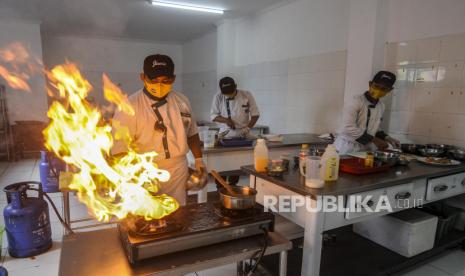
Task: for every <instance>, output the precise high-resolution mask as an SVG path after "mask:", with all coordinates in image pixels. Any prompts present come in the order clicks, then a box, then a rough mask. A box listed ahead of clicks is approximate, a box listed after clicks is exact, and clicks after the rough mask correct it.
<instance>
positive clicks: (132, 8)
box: [0, 0, 289, 42]
mask: <svg viewBox="0 0 465 276" xmlns="http://www.w3.org/2000/svg"><path fill="white" fill-rule="evenodd" d="M286 1H289V0H284V1H283V0H171V1H170V2H175V3H190V4H192V5H198V6H205V7H215V8H221V9H224V10H226V12H225V14H224V15H219V14H210V13H203V12H195V11H186V10H179V9H172V8H166V7H155V6H152V5H150V4H149V3H148V2H147V1H146V0H1V1H0V18H20V19H27V20H38V21H41V22H42V25H41V28H42V32H44V33H46V34H47V35H48V34H50V35H79V36H104V37H123V38H130V39H143V40H156V41H166V42H183V41H188V40H190V39H193V38H195V37H197V36H199V35H201V34H203V33H207V32H209V31H211V30H214V28H215V25H214V24H215V23H216V22H218V21H220V20H222V19H225V18H237V17H242V16H246V15H248V14H252V13H254V12H257V11H259V10H261V9H264V8H267V7H269V6H271V5H274V4H276V3H279V2H286Z"/></svg>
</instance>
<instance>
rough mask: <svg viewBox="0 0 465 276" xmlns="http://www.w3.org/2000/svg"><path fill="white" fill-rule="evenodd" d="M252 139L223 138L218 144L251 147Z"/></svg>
mask: <svg viewBox="0 0 465 276" xmlns="http://www.w3.org/2000/svg"><path fill="white" fill-rule="evenodd" d="M253 142H254V140H252V139H246V138H223V139H220V140H219V141H218V144H219V145H220V146H223V147H251V146H252V145H253Z"/></svg>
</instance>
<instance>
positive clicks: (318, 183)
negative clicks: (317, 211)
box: [300, 156, 325, 189]
mask: <svg viewBox="0 0 465 276" xmlns="http://www.w3.org/2000/svg"><path fill="white" fill-rule="evenodd" d="M320 168H321V157H319V156H308V157H306V159H305V170H304V169H303V168H302V167H301V168H300V173H301V174H302V175H303V176H305V186H307V187H309V188H316V189H318V188H323V186H324V185H325V182H324V181H323V179H322V178H321V171H320Z"/></svg>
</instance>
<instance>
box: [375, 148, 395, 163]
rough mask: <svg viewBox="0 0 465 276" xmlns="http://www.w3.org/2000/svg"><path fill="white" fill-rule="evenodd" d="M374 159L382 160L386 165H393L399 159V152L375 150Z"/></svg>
mask: <svg viewBox="0 0 465 276" xmlns="http://www.w3.org/2000/svg"><path fill="white" fill-rule="evenodd" d="M374 155H375V160H378V161H382V162H383V163H386V164H388V165H391V166H394V165H395V164H397V162H398V161H399V159H400V154H399V153H396V152H386V151H375V152H374Z"/></svg>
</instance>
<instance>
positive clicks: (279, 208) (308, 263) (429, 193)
mask: <svg viewBox="0 0 465 276" xmlns="http://www.w3.org/2000/svg"><path fill="white" fill-rule="evenodd" d="M241 168H242V170H243V171H244V172H246V173H248V174H250V186H251V187H254V188H255V189H256V190H257V196H256V200H257V202H258V203H260V204H262V205H264V206H265V205H266V206H269V207H270V208H276V209H275V211H276V212H277V213H279V214H280V215H281V216H283V217H285V218H286V219H288V220H290V221H292V222H294V223H296V224H297V225H299V226H301V227H303V228H304V229H305V231H304V237H303V257H302V267H301V269H302V275H306V276H318V275H334V276H337V275H346V274H347V272H346V271H347V270H346V269H347V268H348V266H344V267H341V266H339V265H338V264H341V262H338V261H336V262H331V260H333V259H336V260H338V259H339V258H341V257H336V258H335V257H334V256H335V254H334V252H336V255H337V254H342V255H344V254H346V255H347V256H353V255H356V256H357V257H358V258H357V261H358V260H360V261H359V262H360V263H364V262H367V261H368V262H370V264H371V265H369V266H368V265H367V266H357V269H356V270H351V269H350V268H349V271H358V272H356V274H357V275H388V274H389V275H390V273H388V272H389V271H391V272H393V271H394V272H397V271H400V270H401V269H405V268H408V267H410V266H412V265H415V264H416V263H418V262H421V260H420V259H422V258H423V257H421V256H426V257H432V256H435V255H437V254H440V253H441V252H442V251H443V250H444V248H446V247H448V246H455V245H456V244H458V243H459V242H461V241H462V240H463V239H465V236H464V235H463V233H461V234H460V235H452V237H450V239H449V238H448V241H447V243H445V245H444V246H443V245H442V244H441V243H439V244H436V246H435V247H434V248H433V249H431V250H429V251H426V252H425V253H423V254H421V255H419V256H420V257H419V258H399V257H398V256H400V255H396V254H395V253H394V254H391V255H392V257H389V258H384V257H383V256H385V255H386V254H387V253H386V254H385V253H384V251H383V252H381V251H382V250H380V251H377V252H381V253H380V254H371V255H369V256H362V255H358V253H359V251H360V248H358V250H353V252H355V253H353V252H352V251H350V248H353V245H352V244H357V243H356V242H355V243H348V242H345V241H343V242H342V244H345V245H348V244H349V245H348V246H347V248H348V249H349V251H347V250H346V249H344V250H342V249H341V250H342V251H343V252H339V251H338V250H334V249H333V250H326V251H325V250H322V249H323V234H324V233H328V232H329V233H332V232H331V231H333V230H334V231H336V229H340V228H343V227H345V226H347V227H346V228H347V229H348V230H349V231H348V232H349V234H351V233H352V232H351V226H350V225H351V224H354V223H358V222H362V221H366V220H370V219H373V218H376V217H379V216H384V215H388V214H390V213H392V212H399V211H402V210H405V209H409V208H415V207H417V206H421V205H423V204H428V203H431V202H435V201H438V200H443V199H447V198H451V197H454V196H457V195H461V194H464V193H465V164H460V165H458V166H448V167H438V166H430V165H425V164H422V163H419V162H417V161H412V162H410V164H409V166H405V167H402V166H396V167H393V168H391V169H390V170H389V171H387V172H381V173H374V174H367V175H352V174H347V173H340V175H339V179H338V180H337V181H333V182H327V183H325V185H324V187H323V188H321V189H311V188H307V187H306V186H305V178H304V177H303V176H301V175H300V173H299V171H298V169H293V168H291V169H290V170H289V172H287V173H285V174H284V175H283V177H281V178H277V177H271V176H268V175H267V174H266V173H257V172H256V171H255V170H254V168H253V167H252V166H249V165H247V166H243V167H241ZM296 196H306V198H307V199H310V200H308V201H306V202H303V201H302V200H301V199H299V201H297V199H298V198H297V197H296ZM382 196H383V197H387V200H388V201H387V202H389V203H390V206H391V209H388V210H383V209H378V210H376V208H374V209H372V210H366V209H360V210H357V209H353V208H352V209H351V208H350V206H352V202H355V204H354V205H355V206H357V205H359V204H360V203H361V202H367V203H368V202H371V203H370V204H371V205H370V206H377V205H378V204H379V203H380V202H383V201H382V200H384V199H382ZM326 200H328V201H326ZM298 202H299V204H297V203H298ZM325 202H326V203H328V204H329V203H331V204H334V205H332V206H337V207H338V208H337V209H332V206H331V205H328V204H326V205H324V204H325ZM319 203H320V204H319ZM309 206H310V207H312V209H313V210H309ZM318 206H319V207H318ZM322 206H323V207H322ZM324 206H326V208H325V207H324ZM348 206H349V208H348ZM359 206H360V205H359ZM337 235H338V236H340V235H339V234H337ZM352 236H354V235H353V234H352ZM352 236H350V235H349V236H347V237H349V238H348V239H347V240H348V241H350V240H351V239H352V238H351V237H352ZM338 241H340V237H338ZM360 247H361V248H362V249H363V247H362V246H360ZM378 247H380V246H378ZM372 248H373V247H370V249H369V251H373V250H372ZM383 250H385V251H387V250H386V249H383ZM362 251H363V250H362ZM322 252H326V253H325V254H323V256H322ZM328 252H332V253H331V254H330V255H328ZM365 252H366V251H365ZM342 255H341V256H342ZM337 256H339V255H337ZM344 256H345V255H344ZM376 256H378V257H376ZM386 256H387V255H386ZM426 257H425V258H426ZM322 258H325V259H322ZM328 258H329V259H328ZM343 259H347V258H346V257H344V258H343ZM351 263H352V262H351ZM320 268H321V269H320Z"/></svg>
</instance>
